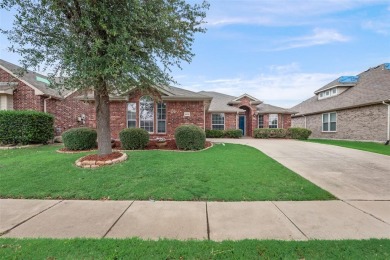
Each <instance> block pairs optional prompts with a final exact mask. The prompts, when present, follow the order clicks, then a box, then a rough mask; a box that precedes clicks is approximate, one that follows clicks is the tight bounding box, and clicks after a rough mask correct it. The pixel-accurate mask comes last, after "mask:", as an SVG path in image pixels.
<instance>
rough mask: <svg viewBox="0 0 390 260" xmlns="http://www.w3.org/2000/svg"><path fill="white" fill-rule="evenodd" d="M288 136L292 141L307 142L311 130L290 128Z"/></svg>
mask: <svg viewBox="0 0 390 260" xmlns="http://www.w3.org/2000/svg"><path fill="white" fill-rule="evenodd" d="M288 135H289V136H290V138H292V139H298V140H307V139H308V138H309V136H310V135H311V130H309V129H306V128H299V127H291V128H289V129H288Z"/></svg>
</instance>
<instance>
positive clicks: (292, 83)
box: [181, 63, 356, 108]
mask: <svg viewBox="0 0 390 260" xmlns="http://www.w3.org/2000/svg"><path fill="white" fill-rule="evenodd" d="M355 74H356V73H354V72H352V73H351V72H344V73H308V72H301V71H300V69H299V65H298V64H297V63H291V64H288V65H282V66H281V65H273V66H271V67H270V68H269V71H267V72H263V73H260V74H258V75H256V76H253V77H251V78H245V77H232V78H222V79H218V78H217V79H204V78H197V79H188V80H187V82H184V80H183V81H182V84H183V85H182V86H181V87H183V88H185V89H188V90H191V91H195V92H198V91H202V90H204V91H216V92H221V93H225V94H228V95H232V96H240V95H242V94H243V93H247V94H249V95H252V96H254V97H257V98H259V99H260V100H262V101H264V102H265V103H268V104H272V105H276V106H281V107H286V108H289V107H292V106H294V105H296V104H298V103H300V102H302V101H303V100H305V99H307V98H309V97H311V96H313V95H314V94H313V93H314V91H315V90H317V89H319V88H321V87H323V86H324V85H326V84H328V83H329V82H331V81H333V80H334V79H336V78H338V77H339V76H341V75H355Z"/></svg>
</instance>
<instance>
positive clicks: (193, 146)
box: [175, 125, 206, 150]
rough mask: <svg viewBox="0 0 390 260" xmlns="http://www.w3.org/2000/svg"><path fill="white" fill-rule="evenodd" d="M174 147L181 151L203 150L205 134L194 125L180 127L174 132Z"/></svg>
mask: <svg viewBox="0 0 390 260" xmlns="http://www.w3.org/2000/svg"><path fill="white" fill-rule="evenodd" d="M175 140H176V145H177V147H178V148H179V149H183V150H200V149H203V148H204V145H205V142H206V134H205V132H204V131H203V129H202V128H200V127H199V126H196V125H181V126H179V127H177V128H176V130H175Z"/></svg>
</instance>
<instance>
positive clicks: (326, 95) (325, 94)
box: [318, 87, 339, 100]
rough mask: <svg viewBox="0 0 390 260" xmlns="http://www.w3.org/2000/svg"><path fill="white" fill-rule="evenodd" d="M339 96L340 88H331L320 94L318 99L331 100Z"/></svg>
mask: <svg viewBox="0 0 390 260" xmlns="http://www.w3.org/2000/svg"><path fill="white" fill-rule="evenodd" d="M338 94H339V91H338V88H337V87H335V88H330V89H327V90H324V91H322V92H320V93H319V94H318V99H319V100H320V99H325V98H330V97H333V96H337V95H338Z"/></svg>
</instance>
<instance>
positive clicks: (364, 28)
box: [0, 0, 390, 108]
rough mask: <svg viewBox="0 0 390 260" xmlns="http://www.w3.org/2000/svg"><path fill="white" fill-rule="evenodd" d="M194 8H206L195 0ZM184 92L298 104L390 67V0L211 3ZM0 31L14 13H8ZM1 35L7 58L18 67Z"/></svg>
mask: <svg viewBox="0 0 390 260" xmlns="http://www.w3.org/2000/svg"><path fill="white" fill-rule="evenodd" d="M189 2H191V3H199V2H200V1H198V0H191V1H189ZM209 2H210V4H211V5H210V10H209V11H208V16H207V18H206V20H207V22H208V23H207V25H206V27H207V28H208V31H207V33H205V34H199V35H197V36H196V40H195V43H194V46H193V52H194V53H195V54H196V56H195V57H194V59H193V61H192V63H191V64H183V70H176V69H175V70H174V72H173V75H174V77H175V79H176V80H177V81H178V82H179V83H180V84H181V86H180V87H182V88H186V89H189V90H192V91H201V90H205V91H218V92H223V93H226V94H230V95H233V96H239V95H241V94H243V93H248V94H250V95H252V96H255V97H257V98H258V99H260V100H263V101H264V102H266V103H269V104H273V105H278V106H282V107H287V108H288V107H291V106H294V105H296V104H298V103H300V102H301V101H303V100H305V99H307V98H309V97H311V96H312V95H313V92H314V91H315V90H316V89H318V88H320V87H322V86H323V85H325V84H327V83H329V82H330V81H332V80H334V79H336V78H337V77H339V76H342V75H355V74H357V73H360V72H362V71H364V70H367V69H368V68H370V67H374V66H376V65H379V64H382V63H385V62H390V1H388V0H311V1H308V0H210V1H209ZM0 19H1V21H0V26H1V27H2V28H4V27H5V28H7V27H9V26H11V25H12V20H13V17H12V13H9V12H6V11H4V10H1V11H0ZM8 45H9V43H8V41H7V39H6V38H5V37H4V36H3V35H0V57H1V58H2V59H5V60H8V61H10V62H13V63H16V64H18V59H19V57H17V56H16V55H14V54H11V53H9V52H7V50H6V47H7V46H8Z"/></svg>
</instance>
